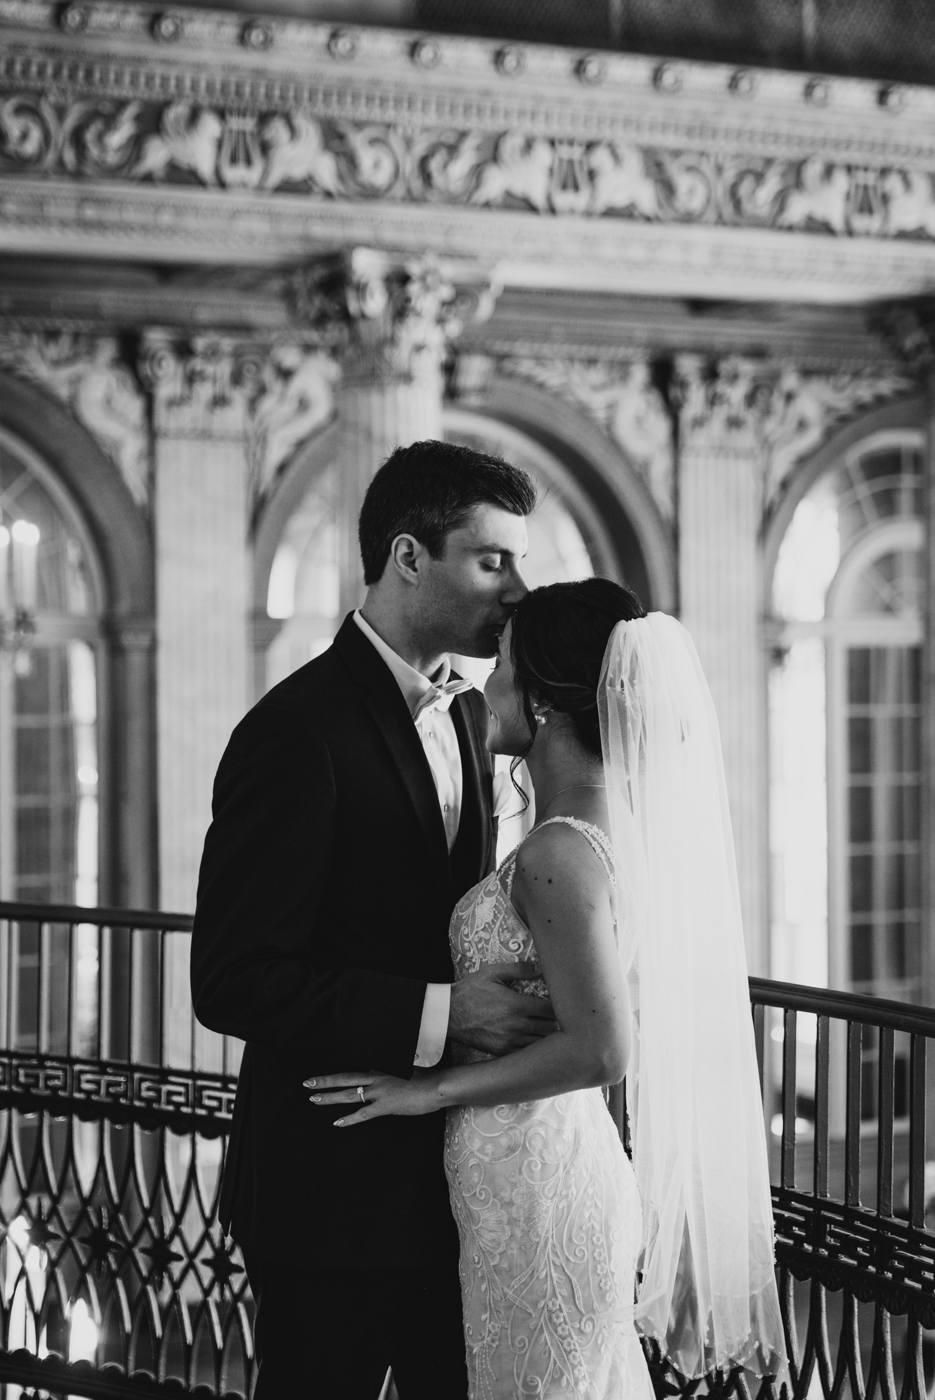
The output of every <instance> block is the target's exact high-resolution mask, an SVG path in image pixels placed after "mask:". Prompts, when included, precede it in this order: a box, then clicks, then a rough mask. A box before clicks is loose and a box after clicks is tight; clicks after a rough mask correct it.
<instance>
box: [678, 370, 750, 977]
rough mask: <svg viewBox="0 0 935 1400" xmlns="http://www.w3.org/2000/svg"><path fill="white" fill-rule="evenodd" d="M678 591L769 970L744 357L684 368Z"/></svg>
mask: <svg viewBox="0 0 935 1400" xmlns="http://www.w3.org/2000/svg"><path fill="white" fill-rule="evenodd" d="M678 374H679V391H680V402H681V408H680V415H679V460H678V538H679V592H680V613H681V619H682V621H683V622H684V624H685V626H686V627H687V628H688V630H689V632H690V633H691V635H692V637H693V639H694V642H695V645H696V647H697V648H698V654H699V656H700V658H701V663H702V666H703V667H704V669H705V674H706V676H707V678H708V684H709V685H710V687H711V694H712V696H713V699H714V705H715V709H716V710H717V716H718V722H719V725H720V731H721V745H722V748H723V752H724V768H725V772H726V778H727V794H728V800H729V803H730V813H731V820H732V823H733V828H734V843H735V846H736V850H737V871H738V877H739V883H740V902H741V908H742V911H743V920H744V932H745V935H746V941H747V957H748V961H749V966H750V972H751V973H752V974H755V975H759V976H765V975H768V973H769V918H768V884H767V881H768V861H769V855H768V837H767V737H766V674H765V665H764V652H763V635H762V565H761V554H760V544H759V540H760V526H761V521H762V511H763V491H764V470H765V467H764V453H763V449H762V445H761V442H760V440H759V438H758V435H757V432H756V425H755V420H754V415H753V411H752V409H751V408H750V406H749V405H750V398H751V377H750V373H749V370H748V368H747V367H746V366H744V365H743V364H741V363H740V362H738V361H730V360H727V361H723V362H722V363H721V364H719V365H715V366H712V365H706V364H705V363H703V362H702V361H701V360H700V359H699V358H697V357H694V356H684V357H682V358H681V359H680V361H679V365H678Z"/></svg>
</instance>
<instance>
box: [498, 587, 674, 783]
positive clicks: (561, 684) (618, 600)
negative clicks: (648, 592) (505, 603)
mask: <svg viewBox="0 0 935 1400" xmlns="http://www.w3.org/2000/svg"><path fill="white" fill-rule="evenodd" d="M645 616H646V609H645V608H644V607H643V604H642V603H641V602H640V600H639V598H637V596H636V594H635V593H633V592H631V590H630V589H629V588H625V587H624V586H623V585H622V584H620V583H614V582H612V580H611V579H608V578H586V579H582V580H581V581H580V582H578V583H550V584H548V585H547V586H546V587H545V588H536V589H533V591H532V592H531V593H527V594H526V596H525V598H523V600H522V602H520V603H519V605H518V606H517V608H516V611H515V612H514V613H513V631H512V635H511V639H510V655H511V659H512V662H513V671H514V676H515V679H516V685H517V688H518V690H519V693H520V696H521V697H522V701H523V712H524V713H525V715H526V719H527V720H528V722H529V729H530V735H531V736H533V737H534V736H535V732H536V717H535V712H534V710H533V702H535V703H536V704H538V705H545V706H547V707H548V708H549V709H551V710H554V711H555V712H556V713H557V714H560V715H567V716H568V718H569V720H570V721H571V725H572V728H573V730H574V733H575V735H576V737H577V738H578V740H579V742H580V743H581V745H582V747H583V748H585V749H586V750H587V751H588V753H591V754H593V755H594V756H595V757H596V758H600V757H601V726H600V719H599V717H598V710H597V687H598V683H599V682H600V679H601V667H602V665H603V662H604V652H605V651H606V650H607V643H608V641H609V640H610V634H611V632H613V630H614V628H615V627H616V625H617V623H618V622H631V621H632V620H633V618H635V617H645ZM531 747H532V738H530V748H531Z"/></svg>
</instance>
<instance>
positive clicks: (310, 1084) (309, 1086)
mask: <svg viewBox="0 0 935 1400" xmlns="http://www.w3.org/2000/svg"><path fill="white" fill-rule="evenodd" d="M315 1082H316V1081H315V1080H314V1079H303V1080H302V1083H303V1084H304V1085H305V1087H306V1089H314V1087H315Z"/></svg>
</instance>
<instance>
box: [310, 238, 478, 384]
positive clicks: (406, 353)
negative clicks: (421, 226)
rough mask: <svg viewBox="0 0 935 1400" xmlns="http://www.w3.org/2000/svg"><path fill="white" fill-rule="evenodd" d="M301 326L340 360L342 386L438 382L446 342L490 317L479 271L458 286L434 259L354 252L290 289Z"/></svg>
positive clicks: (330, 260) (327, 261) (324, 261)
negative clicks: (337, 351) (434, 378)
mask: <svg viewBox="0 0 935 1400" xmlns="http://www.w3.org/2000/svg"><path fill="white" fill-rule="evenodd" d="M293 290H294V297H295V304H296V310H297V313H298V316H299V318H300V319H301V320H302V321H303V322H304V323H305V324H306V325H308V326H310V327H312V328H313V329H314V330H315V331H316V332H317V333H318V334H320V335H321V336H322V338H323V339H324V340H325V341H326V343H330V344H331V345H333V346H335V347H337V348H339V349H340V351H341V352H342V370H343V374H344V377H345V378H348V379H356V380H358V381H361V382H366V381H379V380H385V379H392V378H396V379H402V380H407V381H409V380H414V379H417V378H419V377H421V376H424V375H428V376H437V375H438V374H439V373H440V371H441V365H442V359H443V356H444V352H445V345H446V343H447V341H449V340H451V339H453V338H455V337H456V336H458V335H459V334H460V332H461V330H462V328H463V326H464V324H465V322H466V321H467V320H473V321H481V320H484V319H486V318H487V317H488V316H489V315H490V313H491V311H492V310H493V305H494V301H495V299H496V295H497V291H498V288H497V287H496V285H495V284H494V283H493V282H492V281H491V279H490V278H489V277H486V276H485V274H484V272H483V269H477V275H476V276H474V277H472V278H470V279H462V280H461V281H460V282H457V281H456V280H455V279H454V278H453V277H452V276H451V274H450V271H449V270H448V269H447V268H446V267H445V265H444V264H443V263H442V262H441V261H440V260H439V259H438V258H436V257H434V256H424V257H419V258H408V259H407V258H394V257H392V256H390V255H388V254H386V253H383V252H379V251H377V250H375V249H372V248H352V249H350V250H348V251H347V252H344V253H339V254H336V255H334V256H331V257H325V258H320V259H316V260H315V261H314V262H312V263H310V264H308V265H307V266H306V267H304V268H302V269H301V270H300V271H299V273H298V274H297V275H296V277H295V279H294V283H293Z"/></svg>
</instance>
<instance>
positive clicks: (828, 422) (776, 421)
mask: <svg viewBox="0 0 935 1400" xmlns="http://www.w3.org/2000/svg"><path fill="white" fill-rule="evenodd" d="M464 358H465V361H466V363H465V366H464V372H462V370H461V366H460V363H459V366H458V369H457V372H456V376H455V381H456V385H457V390H458V392H459V394H461V395H462V396H464V397H471V396H472V395H473V396H474V397H481V398H482V396H483V392H484V389H485V387H486V385H487V383H489V378H490V375H491V373H492V372H493V368H494V366H495V368H496V372H498V373H501V374H507V375H510V376H512V377H514V378H518V379H527V380H530V381H532V382H533V383H535V384H539V385H541V386H542V387H543V388H546V389H548V390H549V391H550V392H551V393H555V394H559V395H561V396H562V397H563V398H566V399H568V400H569V401H570V402H572V403H575V404H576V405H578V406H579V407H580V408H583V409H584V410H585V411H586V412H587V413H588V415H589V416H590V417H591V418H593V419H594V420H595V421H596V422H597V423H599V424H600V426H601V427H602V428H603V429H604V431H605V432H606V433H607V435H608V436H609V437H610V438H612V439H613V440H614V442H616V443H617V444H618V445H619V446H620V447H621V448H622V450H623V451H624V452H625V454H626V455H627V457H628V458H629V459H630V461H631V462H632V463H633V465H634V466H635V467H636V469H637V470H638V472H639V473H640V475H641V476H642V478H643V480H644V482H645V483H646V485H647V487H648V488H649V491H650V493H651V495H652V497H653V500H654V501H655V502H656V505H657V506H658V508H659V511H660V513H661V514H662V516H663V517H664V518H665V519H666V520H669V521H671V520H673V519H674V517H675V513H676V503H675V482H676V475H677V471H678V465H677V464H678V460H679V457H680V455H681V454H683V453H685V452H686V451H699V450H700V451H703V452H714V453H719V454H732V455H736V454H737V453H740V454H742V455H745V456H748V457H749V458H750V460H751V463H754V464H755V465H756V470H757V471H758V472H759V473H760V475H761V483H762V490H763V504H764V509H769V508H770V507H771V506H772V505H773V504H774V503H775V501H776V500H777V499H778V497H779V496H780V495H781V494H782V492H783V490H784V488H785V486H786V483H787V482H788V480H789V477H790V475H791V473H792V471H793V470H794V468H795V467H796V466H797V465H798V463H799V462H801V461H802V460H803V459H804V458H805V457H806V456H808V454H809V453H811V452H813V451H814V450H815V449H816V448H817V447H819V446H820V444H821V443H822V442H823V441H824V440H825V439H826V438H827V437H828V436H829V434H830V433H831V432H832V431H833V430H834V429H835V428H837V427H839V426H840V425H841V424H842V423H844V422H845V421H846V420H847V419H848V418H850V417H852V416H854V415H855V414H857V413H860V412H861V411H863V410H865V409H869V408H872V407H875V406H877V405H878V404H881V403H884V402H886V401H887V400H889V399H894V398H899V397H901V396H903V395H906V394H910V393H912V392H913V391H914V390H916V389H917V387H918V381H917V379H916V378H914V377H913V375H912V374H910V373H909V372H908V371H907V372H901V371H899V370H898V369H887V368H884V367H882V366H877V367H873V368H870V367H868V368H866V369H862V370H853V371H848V372H843V373H839V374H823V373H806V372H803V371H802V370H800V369H797V368H796V367H794V366H791V365H783V364H777V363H776V361H768V360H757V359H753V358H745V357H741V356H724V357H722V358H721V359H717V360H715V359H711V358H709V357H706V356H703V355H694V354H692V355H680V356H678V357H677V359H676V362H675V365H674V373H673V375H672V379H671V387H670V391H669V392H668V394H667V396H666V397H665V398H664V397H663V393H662V391H661V390H660V388H659V387H658V385H657V382H656V379H655V376H654V374H653V371H652V367H651V365H650V364H649V363H648V361H647V360H645V359H634V360H630V361H626V362H621V361H616V362H615V361H612V360H601V361H596V360H570V359H565V358H554V359H553V358H548V357H544V356H543V357H531V356H522V357H520V356H504V357H502V358H500V359H498V360H496V361H494V360H492V359H490V358H485V357H482V356H477V355H474V356H466V357H464ZM475 362H476V363H475ZM673 415H675V418H677V428H678V431H677V434H676V432H675V431H674V428H675V421H674V417H673Z"/></svg>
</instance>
